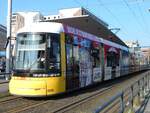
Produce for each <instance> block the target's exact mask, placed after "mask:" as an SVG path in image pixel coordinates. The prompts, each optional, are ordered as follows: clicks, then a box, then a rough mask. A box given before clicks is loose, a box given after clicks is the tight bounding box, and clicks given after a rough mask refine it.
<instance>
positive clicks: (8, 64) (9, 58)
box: [6, 0, 12, 79]
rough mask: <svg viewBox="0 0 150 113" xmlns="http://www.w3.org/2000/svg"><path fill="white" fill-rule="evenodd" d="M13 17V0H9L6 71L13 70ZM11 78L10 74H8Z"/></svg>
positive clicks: (7, 76)
mask: <svg viewBox="0 0 150 113" xmlns="http://www.w3.org/2000/svg"><path fill="white" fill-rule="evenodd" d="M11 18H12V0H8V13H7V42H8V43H7V47H6V73H10V72H11ZM6 79H9V75H6Z"/></svg>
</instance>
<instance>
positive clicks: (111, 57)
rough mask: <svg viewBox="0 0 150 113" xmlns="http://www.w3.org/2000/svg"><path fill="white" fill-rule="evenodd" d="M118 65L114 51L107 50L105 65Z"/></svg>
mask: <svg viewBox="0 0 150 113" xmlns="http://www.w3.org/2000/svg"><path fill="white" fill-rule="evenodd" d="M118 65H119V58H117V54H116V53H114V52H107V66H108V67H112V66H118Z"/></svg>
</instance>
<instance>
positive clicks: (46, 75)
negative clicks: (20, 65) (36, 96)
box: [33, 74, 49, 77]
mask: <svg viewBox="0 0 150 113" xmlns="http://www.w3.org/2000/svg"><path fill="white" fill-rule="evenodd" d="M33 76H34V77H48V76H49V75H48V74H33Z"/></svg>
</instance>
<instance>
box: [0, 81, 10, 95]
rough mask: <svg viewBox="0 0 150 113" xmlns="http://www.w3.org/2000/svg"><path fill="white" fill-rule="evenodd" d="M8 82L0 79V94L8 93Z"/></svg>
mask: <svg viewBox="0 0 150 113" xmlns="http://www.w3.org/2000/svg"><path fill="white" fill-rule="evenodd" d="M8 82H9V81H8V80H5V78H3V79H2V78H0V93H4V92H7V91H8Z"/></svg>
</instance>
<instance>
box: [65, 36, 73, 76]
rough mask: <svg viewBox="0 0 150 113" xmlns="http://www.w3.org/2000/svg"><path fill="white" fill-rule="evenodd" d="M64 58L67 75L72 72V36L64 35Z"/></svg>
mask: <svg viewBox="0 0 150 113" xmlns="http://www.w3.org/2000/svg"><path fill="white" fill-rule="evenodd" d="M65 37H66V60H67V75H72V72H73V45H72V37H71V36H69V35H66V36H65Z"/></svg>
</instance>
